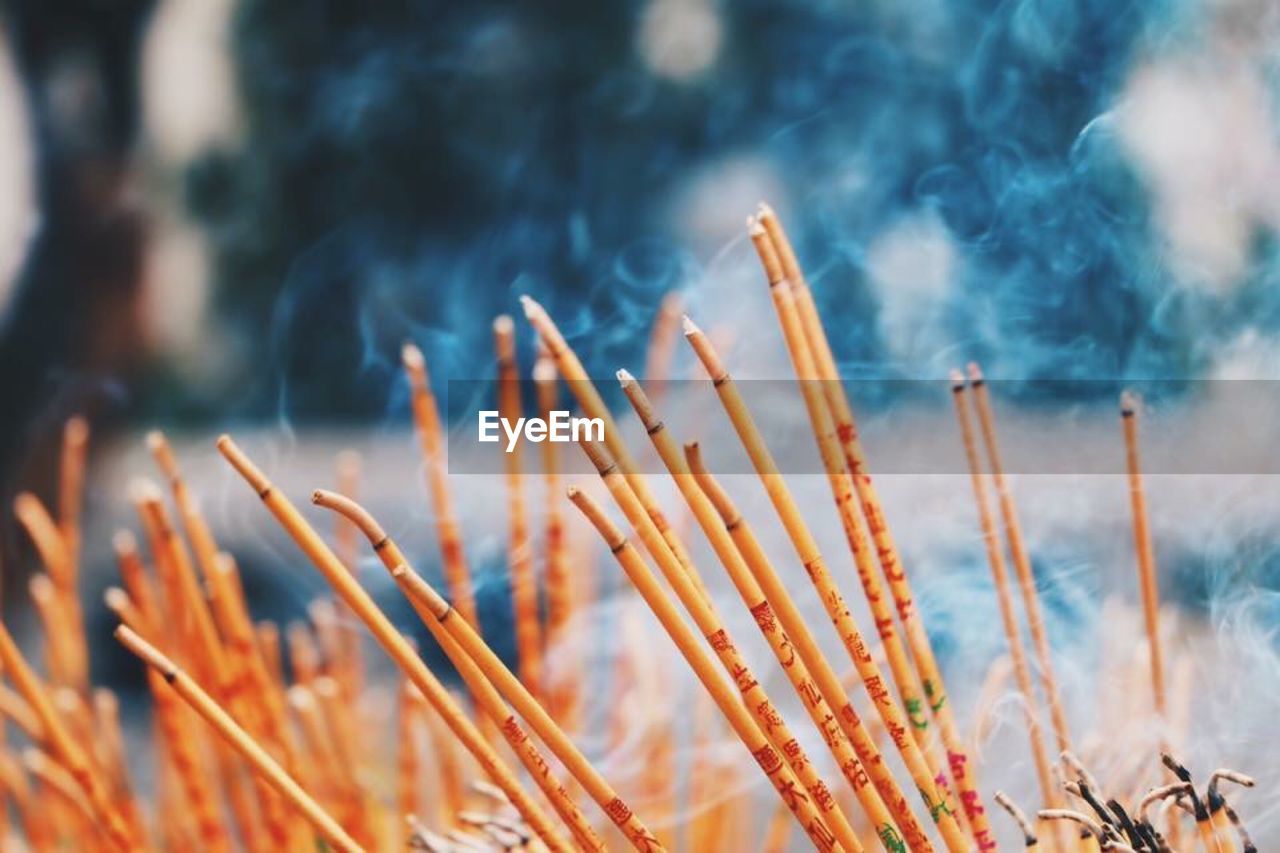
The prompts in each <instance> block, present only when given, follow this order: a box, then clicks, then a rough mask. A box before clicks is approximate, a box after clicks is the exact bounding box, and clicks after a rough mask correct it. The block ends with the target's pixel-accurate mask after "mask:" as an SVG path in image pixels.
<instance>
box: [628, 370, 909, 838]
mask: <svg viewBox="0 0 1280 853" xmlns="http://www.w3.org/2000/svg"><path fill="white" fill-rule="evenodd" d="M618 381H619V382H620V383H621V385H622V390H623V392H624V393H625V394H626V396H627V399H628V400H629V401H630V402H631V405H632V407H633V408H634V409H635V411H636V415H637V416H638V417H639V419H640V423H641V424H642V425H643V426H644V428H645V432H647V433H648V435H649V438H650V439H651V440H652V442H653V446H654V449H655V450H657V452H658V456H659V457H660V458H661V459H662V461H663V463H664V464H665V465H666V467H667V470H668V472H669V473H670V474H671V478H672V479H673V480H674V481H675V483H676V486H677V487H678V488H679V490H680V493H681V494H682V495H683V496H684V499H685V501H686V502H687V503H688V505H689V509H690V510H691V511H692V512H693V515H694V518H695V519H696V520H697V522H698V524H699V526H700V527H701V528H702V531H703V533H705V534H706V536H707V539H708V540H709V541H710V542H711V545H712V548H713V549H714V550H715V552H716V556H717V557H718V558H719V559H720V562H721V564H722V565H723V566H724V567H725V570H726V571H727V572H728V574H729V579H730V580H731V581H732V582H733V585H734V587H735V588H736V589H737V590H738V593H739V595H740V596H741V597H742V601H743V604H744V605H746V607H747V609H748V610H749V611H750V613H751V615H752V616H753V617H754V618H755V620H756V623H757V625H758V626H759V628H760V630H761V632H762V633H763V634H764V635H765V639H766V640H767V641H768V643H769V646H770V648H771V649H772V650H773V653H774V656H775V657H776V658H777V660H778V663H779V664H780V665H781V666H782V668H783V672H784V673H785V674H786V676H787V678H788V680H789V681H790V682H791V684H792V686H793V687H794V688H795V689H796V692H797V694H798V695H799V696H800V698H801V700H802V701H803V703H804V705H805V708H806V710H807V711H808V712H809V714H810V717H811V718H812V720H813V722H814V725H816V726H817V727H818V730H819V731H821V732H822V733H823V735H824V737H825V738H826V739H827V740H828V741H829V742H830V743H831V744H832V745H833V747H834V748H835V750H836V758H837V761H838V762H839V763H840V764H841V766H845V765H848V766H849V776H848V778H849V782H850V784H851V785H854V786H855V787H859V786H860V783H861V782H862V781H863V778H862V777H860V775H859V774H860V773H861V769H862V768H861V764H860V763H859V762H858V760H857V757H856V755H854V753H853V751H852V748H851V746H850V745H849V743H848V741H847V740H846V739H845V738H843V737H841V736H839V734H838V729H836V730H835V731H833V732H831V733H828V731H827V728H828V726H832V727H833V726H834V720H835V715H834V714H833V713H832V711H831V707H830V706H829V705H828V704H827V702H826V701H825V700H824V699H823V698H822V696H821V694H820V693H819V692H818V690H817V687H816V686H815V685H814V683H813V680H812V678H811V676H810V674H809V671H808V667H806V666H805V664H804V662H803V661H802V660H798V659H797V657H796V654H795V649H794V646H793V643H792V640H791V638H790V637H788V635H787V632H786V630H785V629H784V628H781V627H780V626H779V625H778V623H777V621H776V618H775V616H774V613H773V608H772V606H771V605H770V603H769V601H768V600H767V599H766V597H765V594H764V592H763V591H762V590H761V589H760V584H759V582H758V581H756V579H755V577H754V576H753V575H752V573H751V570H750V569H749V568H748V566H747V564H746V562H745V560H744V559H743V556H742V555H741V554H740V553H739V551H738V548H737V546H736V545H735V544H734V541H733V539H732V537H731V536H730V534H729V532H728V530H726V529H725V524H724V521H723V520H722V519H721V518H720V516H719V514H718V513H717V512H716V509H715V507H714V506H712V504H711V501H710V500H709V499H708V498H707V496H706V495H704V494H703V492H702V489H700V488H699V486H698V484H697V483H696V482H694V479H693V476H692V474H691V473H690V470H689V466H688V464H687V463H686V462H685V460H684V458H683V456H682V455H681V453H680V450H679V448H678V447H677V446H676V443H675V440H674V439H673V438H672V437H671V434H670V431H669V430H667V429H666V426H665V424H664V423H663V422H662V421H661V420H659V419H658V417H657V415H656V414H655V413H654V411H653V406H652V403H651V402H650V401H649V398H648V396H647V395H646V394H645V392H644V390H643V389H641V387H640V384H639V383H638V382H636V380H635V377H633V376H632V375H631V374H630V373H628V372H627V371H625V370H620V371H618ZM699 611H700V612H703V613H704V615H705V616H707V617H712V616H714V614H713V613H712V611H711V610H710V608H699ZM711 627H712V626H711V625H710V624H708V625H707V626H705V627H704V626H703V625H702V624H699V628H700V629H701V630H703V632H704V634H705V633H707V630H708V628H711ZM766 701H767V700H766ZM749 704H750V703H749ZM766 731H767V730H766ZM770 739H771V740H773V741H774V744H775V746H779V747H780V748H781V749H782V752H783V754H784V755H788V754H800V755H803V753H802V752H799V751H798V744H796V745H795V747H792V746H791V745H790V739H789V738H787V737H785V736H783V742H782V743H781V744H779V741H778V739H777V737H771V738H770ZM850 762H851V763H850ZM792 769H793V770H795V771H796V775H797V776H798V777H799V778H800V780H801V782H802V783H803V784H804V786H805V788H806V789H808V790H809V791H810V793H811V794H813V796H814V799H815V802H818V803H819V804H820V806H821V807H822V808H823V812H824V819H825V820H826V821H827V823H828V825H829V826H830V827H831V829H832V831H833V832H834V833H835V834H836V836H837V837H838V838H839V839H840V843H841V844H844V845H845V846H849V844H850V841H851V840H852V839H854V838H856V836H855V835H854V832H853V828H852V827H850V826H849V825H848V823H847V821H846V820H845V819H844V817H843V815H842V814H841V813H840V812H839V810H838V809H837V807H836V805H835V798H834V797H832V796H831V795H830V792H828V791H827V789H826V786H825V785H821V780H820V779H819V778H818V777H817V774H816V773H815V772H814V770H813V768H812V766H811V765H809V762H808V760H807V759H806V760H805V761H804V763H803V765H802V766H800V767H797V766H795V765H794V764H793V765H792ZM819 785H821V787H818V786H819ZM861 787H863V788H865V789H866V790H867V793H868V794H874V790H873V789H872V788H871V787H870V786H861ZM868 805H869V806H870V807H871V808H870V809H869V811H868V814H869V816H870V817H872V819H873V823H875V825H876V828H877V831H878V832H889V833H896V830H895V829H894V827H893V824H892V822H890V821H889V820H887V818H888V813H887V811H886V810H885V808H884V804H883V802H881V801H879V798H878V797H876V798H875V801H874V802H870V803H868ZM842 833H844V834H845V835H847V837H841V836H842Z"/></svg>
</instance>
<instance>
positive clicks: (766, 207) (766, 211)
mask: <svg viewBox="0 0 1280 853" xmlns="http://www.w3.org/2000/svg"><path fill="white" fill-rule="evenodd" d="M756 216H757V217H758V218H760V219H776V218H777V216H778V214H777V213H775V212H774V210H773V207H772V205H770V204H769V202H767V201H761V202H760V203H759V204H757V205H756Z"/></svg>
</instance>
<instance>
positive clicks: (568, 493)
mask: <svg viewBox="0 0 1280 853" xmlns="http://www.w3.org/2000/svg"><path fill="white" fill-rule="evenodd" d="M581 494H582V489H579V488H578V487H577V486H570V487H569V488H567V489H565V490H564V496H565V497H567V498H568V499H569V500H571V501H574V500H577V499H578V496H579V495H581Z"/></svg>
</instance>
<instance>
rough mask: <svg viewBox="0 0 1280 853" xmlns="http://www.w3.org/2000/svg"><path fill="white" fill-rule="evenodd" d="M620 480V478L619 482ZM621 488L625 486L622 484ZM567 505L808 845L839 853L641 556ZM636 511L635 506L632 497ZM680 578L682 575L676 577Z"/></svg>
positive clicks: (596, 516) (582, 503) (592, 507)
mask: <svg viewBox="0 0 1280 853" xmlns="http://www.w3.org/2000/svg"><path fill="white" fill-rule="evenodd" d="M617 479H619V480H620V478H617ZM623 485H625V483H624V484H623ZM569 500H570V501H572V502H573V504H574V505H575V506H577V507H578V509H579V510H581V511H582V513H583V515H584V516H586V518H587V520H589V521H590V522H591V523H592V525H593V526H594V527H595V528H596V530H598V531H599V533H600V535H601V537H602V538H603V539H604V541H605V543H606V544H607V545H608V546H609V550H610V551H611V552H612V553H613V556H614V558H615V559H616V560H617V561H618V564H619V565H620V566H621V567H622V570H623V572H625V573H626V575H627V577H628V578H629V579H630V580H631V583H632V585H634V586H635V588H636V591H637V592H639V593H640V595H641V597H642V598H643V599H644V600H645V603H646V604H648V605H649V608H650V610H652V611H653V613H654V615H655V616H656V617H657V618H658V621H659V622H661V623H662V627H663V629H664V630H665V631H666V632H667V635H668V636H670V637H671V640H672V642H673V643H675V645H676V647H677V648H678V649H679V651H680V654H681V655H682V656H683V657H684V659H685V660H686V661H687V662H688V664H689V666H690V668H692V669H693V671H694V673H695V674H696V675H697V677H698V680H699V681H700V682H701V683H702V685H703V687H704V688H706V690H707V692H708V693H709V694H710V695H711V698H712V699H713V700H714V701H715V703H716V705H717V707H719V709H720V712H721V713H722V714H723V715H724V717H725V719H726V720H727V721H728V722H729V725H730V726H731V727H732V728H733V730H734V733H735V734H736V735H737V736H738V738H739V739H740V740H741V741H742V743H743V745H744V746H745V747H746V748H747V750H748V751H749V752H750V753H751V755H752V757H753V758H754V759H755V760H756V763H757V764H759V765H760V769H761V770H762V771H763V772H764V774H765V776H767V777H768V779H769V781H770V783H771V784H772V785H773V787H774V788H775V790H777V792H778V796H779V797H781V798H782V800H783V802H785V803H786V805H787V808H788V809H789V810H790V811H791V813H792V815H793V816H794V817H795V819H796V821H797V822H799V824H800V825H801V827H803V828H804V831H805V833H806V834H807V835H808V837H809V840H810V841H812V842H813V844H814V846H815V847H817V848H818V849H819V850H822V851H830V850H837V849H841V848H840V847H838V846H837V844H838V843H837V842H836V840H835V838H834V837H833V836H832V835H831V832H830V830H829V829H828V828H827V827H826V825H825V824H824V823H823V822H822V817H821V816H820V815H819V813H818V811H817V809H816V808H815V807H814V805H813V802H812V801H811V800H810V798H809V797H808V795H806V794H805V793H804V791H803V790H802V789H801V787H800V783H799V780H798V779H796V777H795V774H794V773H793V772H792V771H791V769H790V768H789V767H788V766H787V765H786V763H785V762H784V761H783V760H782V758H781V757H780V756H779V755H778V753H777V751H776V750H775V749H774V747H773V745H772V744H770V743H769V740H768V738H766V737H765V735H764V732H762V731H761V730H760V727H759V726H757V725H756V723H755V721H754V720H753V719H752V718H751V715H750V714H749V713H748V712H747V710H746V708H745V707H744V706H743V703H742V700H741V699H740V698H739V697H738V696H736V695H735V694H734V690H733V688H731V687H730V686H729V685H728V684H727V683H725V680H724V678H723V677H722V676H721V675H720V673H719V671H718V670H717V669H716V666H715V664H714V663H712V661H711V658H710V656H709V655H708V654H707V653H706V652H705V651H703V650H702V647H701V645H700V644H699V643H698V639H697V637H696V635H695V634H694V633H693V631H692V629H690V628H689V627H688V626H687V625H686V624H685V622H684V620H683V619H682V618H681V617H680V613H679V611H678V610H677V609H676V606H675V604H673V603H672V601H671V599H670V598H668V597H667V594H666V592H665V591H663V589H662V587H661V586H660V585H659V583H658V580H657V578H655V577H654V576H653V573H652V572H650V571H649V568H648V566H646V565H645V562H644V559H643V558H642V557H641V556H640V552H639V551H637V550H636V549H635V547H634V546H633V545H632V544H631V543H630V542H629V541H628V539H627V538H626V537H625V536H623V535H622V531H620V530H619V529H618V528H617V526H616V525H614V524H613V522H612V521H610V520H609V518H608V517H607V516H606V515H605V514H604V510H603V509H602V508H601V507H600V506H599V505H598V504H596V503H595V501H593V500H591V498H589V497H588V496H587V495H586V494H585V493H583V492H581V491H579V490H578V489H576V488H574V487H572V486H570V487H569ZM632 501H633V502H634V503H635V506H636V508H639V502H638V500H636V499H635V498H634V496H632ZM677 576H678V577H683V575H677ZM861 850H862V847H861V845H857V846H855V847H854V848H853V850H852V851H851V853H858V851H861Z"/></svg>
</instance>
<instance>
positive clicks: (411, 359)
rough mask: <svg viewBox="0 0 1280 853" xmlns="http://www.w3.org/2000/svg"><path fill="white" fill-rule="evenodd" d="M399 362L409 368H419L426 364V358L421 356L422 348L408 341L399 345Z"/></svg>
mask: <svg viewBox="0 0 1280 853" xmlns="http://www.w3.org/2000/svg"><path fill="white" fill-rule="evenodd" d="M400 362H401V363H402V364H403V365H404V366H405V367H407V368H409V369H410V370H421V369H423V368H424V367H426V364H427V360H426V359H425V358H423V356H422V350H420V349H418V347H417V345H415V344H412V343H408V342H406V343H404V344H402V345H401V347H400Z"/></svg>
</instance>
